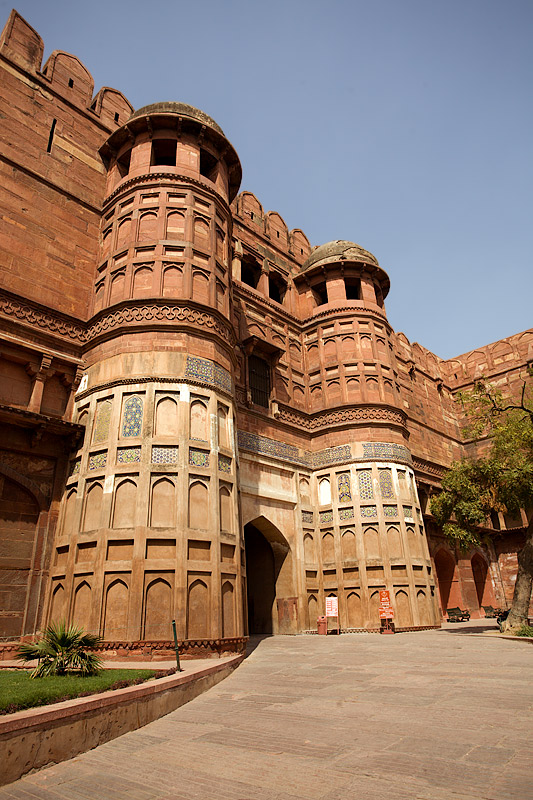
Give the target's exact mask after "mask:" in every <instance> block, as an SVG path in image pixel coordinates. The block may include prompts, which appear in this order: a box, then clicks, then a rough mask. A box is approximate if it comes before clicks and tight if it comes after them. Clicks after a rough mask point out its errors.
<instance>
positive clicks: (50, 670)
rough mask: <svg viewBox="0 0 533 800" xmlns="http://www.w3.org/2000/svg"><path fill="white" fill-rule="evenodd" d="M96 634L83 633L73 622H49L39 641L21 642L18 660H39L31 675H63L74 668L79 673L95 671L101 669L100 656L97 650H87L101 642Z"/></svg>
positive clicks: (94, 673)
mask: <svg viewBox="0 0 533 800" xmlns="http://www.w3.org/2000/svg"><path fill="white" fill-rule="evenodd" d="M101 641H102V640H101V639H100V637H99V636H95V635H94V634H92V633H84V631H83V630H82V629H81V628H77V627H76V626H75V625H71V626H67V624H66V623H65V622H64V621H62V622H57V623H54V622H52V623H50V625H48V627H47V628H46V629H45V631H44V633H43V636H42V637H41V639H39V641H38V642H34V643H32V644H21V645H20V647H19V649H18V653H17V656H16V657H17V658H18V659H19V661H24V662H28V661H34V660H35V659H37V660H38V662H39V663H38V665H37V667H36V668H35V669H34V670H33V672H32V673H31V675H30V677H32V678H43V677H44V676H45V675H66V674H67V673H68V672H76V673H77V674H79V675H81V676H89V675H96V674H97V673H98V672H99V671H100V670H101V669H102V666H103V665H102V659H101V658H100V657H99V656H98V655H96V653H90V652H89V653H88V652H86V651H87V650H88V649H92V648H95V647H97V646H98V645H99V644H100V643H101Z"/></svg>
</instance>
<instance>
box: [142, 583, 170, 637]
mask: <svg viewBox="0 0 533 800" xmlns="http://www.w3.org/2000/svg"><path fill="white" fill-rule="evenodd" d="M171 637H172V587H171V585H170V583H169V582H168V581H167V580H165V579H163V578H160V577H158V578H155V579H154V580H152V581H150V583H149V584H148V585H147V587H146V594H145V601H144V620H143V639H146V640H151V639H155V640H158V639H159V640H168V639H171Z"/></svg>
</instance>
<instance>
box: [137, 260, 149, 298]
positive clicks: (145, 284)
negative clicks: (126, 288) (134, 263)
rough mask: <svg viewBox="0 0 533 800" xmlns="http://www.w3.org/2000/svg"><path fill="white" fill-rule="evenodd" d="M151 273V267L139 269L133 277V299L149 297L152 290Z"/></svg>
mask: <svg viewBox="0 0 533 800" xmlns="http://www.w3.org/2000/svg"><path fill="white" fill-rule="evenodd" d="M153 275H154V274H153V271H152V268H151V267H139V269H136V270H135V273H134V275H133V297H135V298H138V297H151V296H153V294H154V289H153Z"/></svg>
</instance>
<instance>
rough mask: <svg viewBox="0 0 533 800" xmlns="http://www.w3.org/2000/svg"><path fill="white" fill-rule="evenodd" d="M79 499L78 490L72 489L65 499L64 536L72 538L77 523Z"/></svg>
mask: <svg viewBox="0 0 533 800" xmlns="http://www.w3.org/2000/svg"><path fill="white" fill-rule="evenodd" d="M77 499H78V492H77V491H76V489H71V490H70V492H68V494H67V496H66V499H65V511H64V514H63V535H64V536H71V535H72V534H73V533H74V532H75V531H74V523H75V521H76V501H77Z"/></svg>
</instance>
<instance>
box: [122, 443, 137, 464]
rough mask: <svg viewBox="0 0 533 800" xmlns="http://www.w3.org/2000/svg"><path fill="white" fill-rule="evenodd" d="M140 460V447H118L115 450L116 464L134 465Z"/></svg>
mask: <svg viewBox="0 0 533 800" xmlns="http://www.w3.org/2000/svg"><path fill="white" fill-rule="evenodd" d="M140 460H141V448H140V447H119V448H118V450H117V464H135V463H137V462H138V461H140Z"/></svg>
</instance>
